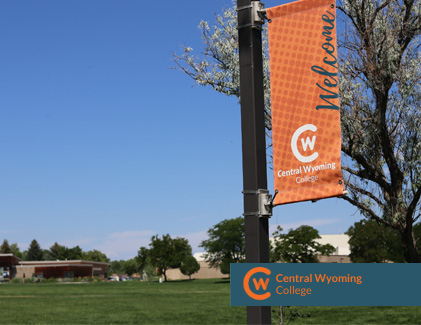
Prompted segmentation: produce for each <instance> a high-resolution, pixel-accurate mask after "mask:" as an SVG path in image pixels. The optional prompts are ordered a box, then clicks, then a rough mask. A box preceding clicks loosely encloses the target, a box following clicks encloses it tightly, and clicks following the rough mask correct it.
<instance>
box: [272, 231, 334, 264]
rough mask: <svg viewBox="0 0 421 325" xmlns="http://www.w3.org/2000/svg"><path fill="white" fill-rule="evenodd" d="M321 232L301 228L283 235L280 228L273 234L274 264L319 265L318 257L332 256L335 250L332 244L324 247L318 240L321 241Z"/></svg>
mask: <svg viewBox="0 0 421 325" xmlns="http://www.w3.org/2000/svg"><path fill="white" fill-rule="evenodd" d="M320 238H321V237H320V235H319V231H318V230H317V229H314V228H313V227H310V226H300V227H298V228H297V229H290V230H289V231H288V233H286V234H282V228H281V227H280V226H278V229H277V231H275V232H274V233H273V239H274V243H273V246H274V247H273V250H272V254H271V255H272V256H271V260H272V262H278V261H281V262H286V263H318V262H319V260H318V259H317V255H330V254H332V253H333V252H334V251H335V248H334V247H333V246H332V245H330V244H325V245H322V244H320V243H318V242H317V241H316V240H317V239H320Z"/></svg>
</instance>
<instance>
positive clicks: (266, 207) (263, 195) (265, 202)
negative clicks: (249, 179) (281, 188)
mask: <svg viewBox="0 0 421 325" xmlns="http://www.w3.org/2000/svg"><path fill="white" fill-rule="evenodd" d="M243 194H245V195H246V194H251V195H257V200H258V208H259V211H256V212H246V213H243V216H245V217H246V216H256V217H259V218H270V217H271V216H272V209H273V199H272V194H269V190H265V189H259V190H257V191H256V190H244V191H243ZM276 194H277V193H275V195H276Z"/></svg>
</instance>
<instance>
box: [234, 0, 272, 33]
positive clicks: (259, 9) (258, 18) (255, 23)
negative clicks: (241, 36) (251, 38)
mask: <svg viewBox="0 0 421 325" xmlns="http://www.w3.org/2000/svg"><path fill="white" fill-rule="evenodd" d="M264 8H265V5H264V4H263V3H261V2H260V1H252V2H251V5H249V6H243V7H239V8H237V11H241V10H246V9H251V23H250V24H244V25H241V26H238V28H242V27H248V26H251V27H252V28H256V29H260V30H261V29H262V25H263V24H264V23H265V15H264V12H265V10H264Z"/></svg>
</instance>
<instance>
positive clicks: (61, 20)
mask: <svg viewBox="0 0 421 325" xmlns="http://www.w3.org/2000/svg"><path fill="white" fill-rule="evenodd" d="M285 2H287V1H278V0H277V1H275V0H267V1H266V2H265V4H266V7H271V6H275V5H280V4H283V3H285ZM231 5H232V2H231V0H212V1H197V0H196V1H193V0H184V1H165V2H164V3H159V6H157V4H156V3H154V2H151V1H141V0H89V1H86V0H72V1H56V0H37V1H33V0H20V1H15V0H2V1H0V240H1V241H2V240H3V239H7V240H8V241H9V243H18V245H19V247H20V249H21V251H24V250H26V249H27V248H28V246H29V243H30V242H31V240H32V239H36V240H37V241H38V242H39V243H40V245H41V247H42V248H43V249H48V248H49V247H50V246H51V245H52V244H54V242H58V243H59V244H61V245H65V246H68V247H73V246H75V245H79V246H80V247H81V248H82V249H83V250H85V251H87V250H91V249H98V250H100V251H102V252H104V253H106V254H107V256H108V257H109V258H111V259H112V260H114V259H128V258H131V257H133V256H135V255H136V254H137V251H138V249H139V247H140V246H147V245H148V244H149V242H150V238H151V236H152V235H155V234H159V235H162V234H167V233H169V234H170V235H171V236H173V237H176V236H182V237H185V238H187V239H189V242H190V244H191V245H192V247H193V251H194V252H197V251H201V250H202V249H201V248H198V244H199V243H200V241H201V240H204V239H206V231H207V230H208V229H209V228H210V227H212V226H213V225H215V224H216V223H218V222H220V221H221V220H223V219H229V218H235V217H238V216H241V215H242V213H243V203H242V199H243V197H242V194H241V191H242V161H241V159H242V158H241V125H240V106H239V104H238V101H237V99H235V98H229V97H226V96H224V95H221V94H218V93H216V92H214V91H213V90H212V89H210V88H203V87H200V86H193V85H194V84H193V81H192V80H191V79H189V78H188V77H187V76H186V75H184V74H183V73H182V72H179V71H176V70H172V69H170V68H171V67H174V63H173V62H172V53H173V52H178V53H181V46H182V45H183V44H185V45H189V46H191V47H193V49H195V50H196V51H199V50H200V48H201V39H200V31H199V30H198V28H197V26H198V24H199V22H200V20H202V19H204V20H208V21H210V22H213V17H214V12H217V13H220V12H222V9H223V8H226V7H230V6H231ZM268 178H269V185H270V190H271V192H273V188H272V184H273V181H272V173H271V171H269V172H268ZM360 219H361V216H360V215H359V214H358V212H357V210H356V209H355V208H354V207H353V206H351V205H350V204H348V203H347V202H345V201H343V200H340V199H329V200H323V201H320V202H317V203H299V204H292V205H287V206H280V207H276V208H275V209H274V216H273V217H272V218H271V220H270V227H271V233H272V232H273V231H274V230H275V228H276V225H278V224H280V225H281V226H282V227H283V228H284V229H289V228H291V227H293V228H295V227H297V226H299V225H302V224H308V225H311V226H314V227H315V228H317V229H318V230H319V231H320V233H321V234H339V233H343V232H344V231H346V230H347V229H348V228H349V226H351V225H352V224H353V223H354V222H355V221H358V220H360Z"/></svg>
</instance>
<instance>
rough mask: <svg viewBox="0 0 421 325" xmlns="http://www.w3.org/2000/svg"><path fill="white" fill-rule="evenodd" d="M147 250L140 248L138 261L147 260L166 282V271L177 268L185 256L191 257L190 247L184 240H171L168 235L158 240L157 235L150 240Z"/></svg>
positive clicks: (178, 238)
mask: <svg viewBox="0 0 421 325" xmlns="http://www.w3.org/2000/svg"><path fill="white" fill-rule="evenodd" d="M149 247H150V248H149V249H145V248H142V247H141V248H140V250H139V252H140V253H141V254H144V255H142V256H139V259H140V260H148V261H149V262H150V263H151V265H153V266H154V267H156V268H157V269H158V275H163V276H164V281H165V282H167V274H166V272H167V270H168V269H170V268H178V267H180V265H181V262H182V261H183V260H184V259H185V258H186V256H189V255H191V253H192V250H191V246H190V245H189V243H188V240H187V239H185V238H180V237H177V238H171V236H170V235H169V234H167V235H163V236H162V238H159V236H158V235H156V236H153V237H152V238H151V243H150V244H149Z"/></svg>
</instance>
